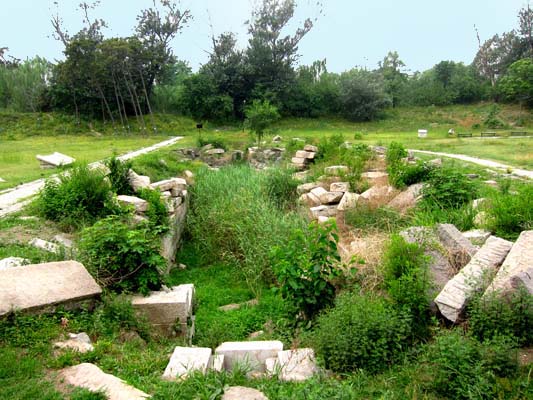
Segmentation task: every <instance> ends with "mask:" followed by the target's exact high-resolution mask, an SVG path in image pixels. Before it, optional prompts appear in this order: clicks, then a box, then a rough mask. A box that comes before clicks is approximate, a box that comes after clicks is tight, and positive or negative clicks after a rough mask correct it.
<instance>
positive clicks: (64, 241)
mask: <svg viewBox="0 0 533 400" xmlns="http://www.w3.org/2000/svg"><path fill="white" fill-rule="evenodd" d="M54 241H55V242H57V243H59V244H60V245H61V246H63V247H64V248H66V249H71V248H72V247H73V246H74V242H73V241H72V239H71V238H69V237H67V236H66V235H65V234H59V235H55V236H54Z"/></svg>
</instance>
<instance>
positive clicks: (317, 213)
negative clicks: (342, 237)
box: [309, 206, 337, 219]
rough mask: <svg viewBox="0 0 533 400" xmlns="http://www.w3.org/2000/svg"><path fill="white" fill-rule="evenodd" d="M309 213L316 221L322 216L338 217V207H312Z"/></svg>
mask: <svg viewBox="0 0 533 400" xmlns="http://www.w3.org/2000/svg"><path fill="white" fill-rule="evenodd" d="M309 211H310V212H311V216H312V217H313V218H315V219H318V218H319V217H321V216H323V217H334V216H336V215H337V206H318V207H311V208H310V209H309Z"/></svg>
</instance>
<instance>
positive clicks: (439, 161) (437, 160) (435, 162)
mask: <svg viewBox="0 0 533 400" xmlns="http://www.w3.org/2000/svg"><path fill="white" fill-rule="evenodd" d="M428 164H429V165H433V166H434V167H442V158H434V159H433V160H429V161H428Z"/></svg>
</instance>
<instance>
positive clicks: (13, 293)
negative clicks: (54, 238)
mask: <svg viewBox="0 0 533 400" xmlns="http://www.w3.org/2000/svg"><path fill="white" fill-rule="evenodd" d="M100 293H102V289H100V286H98V285H97V284H96V282H95V281H94V279H93V277H92V276H91V275H89V273H88V272H87V270H86V269H85V267H84V266H83V265H82V264H80V263H79V262H77V261H60V262H51V263H44V264H32V265H26V266H25V267H24V268H10V269H7V270H4V271H0V315H5V314H8V313H10V312H11V311H14V310H20V311H41V310H48V309H53V307H54V306H56V305H59V304H65V305H72V304H75V303H76V302H79V301H82V300H86V299H91V298H93V297H95V296H98V295H100Z"/></svg>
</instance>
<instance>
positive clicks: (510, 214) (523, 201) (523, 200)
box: [487, 184, 533, 240]
mask: <svg viewBox="0 0 533 400" xmlns="http://www.w3.org/2000/svg"><path fill="white" fill-rule="evenodd" d="M531 199H533V185H531V184H524V185H519V186H518V187H517V188H516V193H515V194H510V193H505V192H501V193H497V194H496V195H494V197H493V198H492V199H491V207H489V208H488V209H487V212H488V214H489V218H488V228H489V229H490V230H491V231H492V232H494V233H495V234H496V235H497V236H500V237H503V238H505V239H510V240H514V239H516V238H517V237H518V235H519V234H520V232H522V231H525V230H530V229H533V204H532V200H531Z"/></svg>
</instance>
